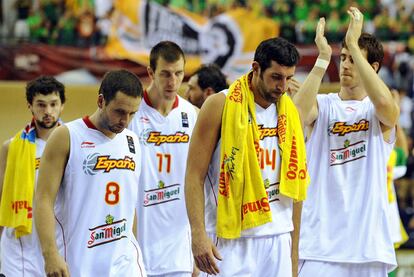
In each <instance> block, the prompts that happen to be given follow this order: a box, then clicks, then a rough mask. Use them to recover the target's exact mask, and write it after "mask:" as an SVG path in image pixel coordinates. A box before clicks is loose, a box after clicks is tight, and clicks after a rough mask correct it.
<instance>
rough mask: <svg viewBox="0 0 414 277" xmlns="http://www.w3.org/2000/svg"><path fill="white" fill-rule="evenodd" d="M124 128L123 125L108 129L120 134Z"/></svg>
mask: <svg viewBox="0 0 414 277" xmlns="http://www.w3.org/2000/svg"><path fill="white" fill-rule="evenodd" d="M125 128H126V126H124V125H115V126H112V127H111V128H110V131H111V132H112V133H115V134H119V133H122V131H123V130H124V129H125Z"/></svg>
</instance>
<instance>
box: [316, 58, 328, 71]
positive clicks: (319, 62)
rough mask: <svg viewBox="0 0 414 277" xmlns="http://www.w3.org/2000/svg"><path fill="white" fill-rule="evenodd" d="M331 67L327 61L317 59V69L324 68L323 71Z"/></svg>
mask: <svg viewBox="0 0 414 277" xmlns="http://www.w3.org/2000/svg"><path fill="white" fill-rule="evenodd" d="M328 65H329V61H327V60H322V59H316V62H315V65H314V66H317V67H320V68H323V69H327V68H328Z"/></svg>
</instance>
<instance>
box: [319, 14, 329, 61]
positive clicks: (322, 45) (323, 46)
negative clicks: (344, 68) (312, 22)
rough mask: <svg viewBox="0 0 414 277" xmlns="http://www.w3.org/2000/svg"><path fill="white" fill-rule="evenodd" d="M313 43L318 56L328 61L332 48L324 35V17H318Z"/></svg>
mask: <svg viewBox="0 0 414 277" xmlns="http://www.w3.org/2000/svg"><path fill="white" fill-rule="evenodd" d="M315 43H316V46H317V47H318V51H319V58H322V59H324V60H327V61H330V60H331V55H332V48H331V46H330V45H329V44H328V40H327V39H326V37H325V18H323V17H321V18H319V22H318V25H317V26H316V36H315Z"/></svg>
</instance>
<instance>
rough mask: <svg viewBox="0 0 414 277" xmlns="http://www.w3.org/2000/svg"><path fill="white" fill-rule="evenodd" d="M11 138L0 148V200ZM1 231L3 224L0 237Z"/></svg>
mask: <svg viewBox="0 0 414 277" xmlns="http://www.w3.org/2000/svg"><path fill="white" fill-rule="evenodd" d="M10 142H11V140H10V139H9V140H6V141H5V142H4V143H3V145H2V147H1V150H0V202H1V196H2V192H3V181H4V172H5V171H6V165H7V154H8V153H9V145H10ZM2 232H3V226H0V237H1V233H2Z"/></svg>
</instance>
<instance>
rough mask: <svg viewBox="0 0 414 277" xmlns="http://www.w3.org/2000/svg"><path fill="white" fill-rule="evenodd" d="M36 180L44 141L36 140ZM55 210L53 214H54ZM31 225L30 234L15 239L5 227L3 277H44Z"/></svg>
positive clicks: (58, 232) (11, 229) (37, 245)
mask: <svg viewBox="0 0 414 277" xmlns="http://www.w3.org/2000/svg"><path fill="white" fill-rule="evenodd" d="M35 143H36V173H35V174H36V180H37V174H38V169H39V164H40V157H41V156H42V154H43V150H44V149H45V145H46V141H44V140H42V139H40V138H36V140H35ZM56 212H57V211H56V209H55V213H56ZM34 220H35V219H34V218H33V223H32V226H33V227H32V233H31V234H30V235H26V236H22V237H20V238H18V239H16V237H15V234H14V228H8V227H5V228H4V229H3V233H2V235H1V259H0V261H1V273H3V274H4V275H5V276H16V277H19V276H33V277H37V276H45V269H44V260H43V256H42V249H41V247H40V243H39V239H38V236H37V232H36V228H35V223H34ZM61 234H62V229H61V226H59V225H57V226H56V238H57V244H58V248H59V249H61V247H59V246H61V242H62V239H61Z"/></svg>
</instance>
